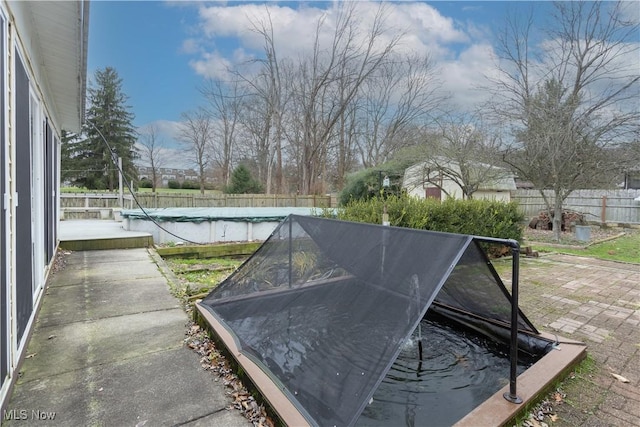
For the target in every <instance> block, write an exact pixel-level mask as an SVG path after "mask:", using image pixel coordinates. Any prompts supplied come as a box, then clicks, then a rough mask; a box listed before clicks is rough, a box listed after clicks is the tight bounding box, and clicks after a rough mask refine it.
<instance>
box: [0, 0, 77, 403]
mask: <svg viewBox="0 0 640 427" xmlns="http://www.w3.org/2000/svg"><path fill="white" fill-rule="evenodd" d="M77 4H78V5H79V7H78V8H77V10H82V5H84V3H80V2H77ZM54 7H55V6H54V5H46V4H45V2H43V3H35V2H15V1H11V2H8V1H3V0H0V84H1V90H0V141H1V142H2V151H1V152H0V205H1V206H0V270H1V271H0V297H1V305H0V344H1V347H0V404H1V407H2V409H3V412H2V413H3V414H4V409H6V408H5V404H6V400H7V397H8V396H9V394H10V390H11V387H12V385H13V383H14V382H15V379H16V374H17V372H18V370H19V366H20V363H21V360H22V359H23V357H24V353H25V351H26V346H27V343H28V340H29V336H30V334H31V331H32V329H33V325H34V323H35V317H36V313H37V311H38V307H39V304H40V302H41V299H42V296H43V293H44V288H45V283H46V280H47V277H48V274H49V273H50V271H51V267H52V265H53V261H54V257H55V252H56V250H57V245H58V241H59V240H58V214H57V212H58V210H57V208H58V206H59V200H58V198H59V196H58V194H59V187H60V185H59V177H60V140H61V139H60V134H61V131H62V124H61V123H59V121H58V119H57V118H58V117H62V116H65V114H66V117H69V114H68V113H69V111H71V112H72V114H71V116H73V109H71V110H69V109H65V108H64V107H60V105H59V103H55V102H54V101H55V99H56V97H55V95H54V94H53V93H52V92H51V91H50V90H49V88H50V87H51V82H52V80H53V74H55V73H56V72H57V71H58V70H56V69H55V67H52V66H51V64H50V63H49V64H48V65H49V66H48V67H47V64H45V62H46V61H44V60H43V58H42V57H41V56H40V54H41V52H42V50H43V49H41V47H40V46H38V40H39V39H38V37H47V36H49V37H50V36H51V35H52V34H47V33H46V31H45V30H43V28H42V27H39V26H38V21H36V20H34V19H33V16H34V13H39V15H40V17H42V16H47V15H48V14H47V13H46V12H48V11H49V10H55V9H49V8H54ZM38 8H40V9H38ZM42 8H46V11H45V9H42ZM74 10H75V9H74ZM74 13H75V12H74ZM66 18H74V19H68V20H67V21H66V22H65V24H66V26H67V27H69V26H76V25H78V22H79V21H81V19H77V17H76V16H71V15H69V14H65V13H61V14H59V15H58V16H51V19H52V20H54V19H62V20H63V21H65V19H66ZM41 22H42V21H40V23H41ZM49 28H50V29H49V31H53V30H51V28H55V26H51V27H49ZM38 31H40V34H39V36H37V34H38ZM43 32H44V34H43ZM81 32H82V31H81ZM63 45H64V43H63ZM78 57H82V58H86V53H80V54H79V55H78ZM84 64H86V62H85V63H84ZM83 79H84V77H83ZM56 83H57V82H56ZM83 84H84V81H79V82H78V85H79V86H78V87H79V88H80V87H81V86H82V88H81V91H79V92H78V93H82V96H84V92H83V91H84V86H83ZM54 104H55V105H54ZM75 107H76V108H77V106H75ZM77 111H81V110H80V109H77ZM80 120H81V118H80V117H78V118H77V120H76V123H80ZM70 130H72V129H70ZM73 130H75V129H73Z"/></svg>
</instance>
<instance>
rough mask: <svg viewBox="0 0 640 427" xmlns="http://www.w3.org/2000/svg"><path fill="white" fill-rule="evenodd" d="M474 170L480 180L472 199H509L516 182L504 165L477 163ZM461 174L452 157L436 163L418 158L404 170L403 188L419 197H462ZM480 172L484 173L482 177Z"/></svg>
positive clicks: (439, 198)
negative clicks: (449, 159) (421, 160)
mask: <svg viewBox="0 0 640 427" xmlns="http://www.w3.org/2000/svg"><path fill="white" fill-rule="evenodd" d="M476 166H477V168H476V169H475V171H472V172H471V173H475V174H476V176H478V177H477V178H476V180H477V181H478V182H479V187H478V189H477V190H476V191H475V192H474V193H473V196H472V197H473V198H474V199H490V200H499V201H504V202H509V201H511V192H512V191H515V190H516V183H515V180H514V177H513V174H511V173H510V172H509V171H507V170H506V169H502V168H498V167H495V166H489V165H485V164H481V163H477V164H476ZM460 175H461V171H460V167H459V166H458V164H457V163H455V162H453V161H445V160H442V159H441V160H440V161H438V162H437V163H433V162H428V161H425V162H420V163H417V164H415V165H413V166H410V167H408V168H407V169H406V170H405V172H404V179H403V183H402V188H403V189H404V190H405V191H406V192H407V194H410V195H411V196H414V197H418V198H428V197H430V198H435V199H438V200H445V199H447V198H454V199H462V198H464V193H463V191H462V187H460V185H459V184H458V182H460V179H458V178H459V177H460ZM479 176H484V179H482V178H480V177H479Z"/></svg>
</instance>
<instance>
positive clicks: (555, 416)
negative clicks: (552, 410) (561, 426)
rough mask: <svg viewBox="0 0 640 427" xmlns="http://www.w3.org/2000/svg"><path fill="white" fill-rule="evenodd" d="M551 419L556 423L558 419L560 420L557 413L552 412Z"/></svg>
mask: <svg viewBox="0 0 640 427" xmlns="http://www.w3.org/2000/svg"><path fill="white" fill-rule="evenodd" d="M549 419H550V420H551V421H552V422H554V423H555V422H556V421H558V416H557V415H556V414H552V415H549Z"/></svg>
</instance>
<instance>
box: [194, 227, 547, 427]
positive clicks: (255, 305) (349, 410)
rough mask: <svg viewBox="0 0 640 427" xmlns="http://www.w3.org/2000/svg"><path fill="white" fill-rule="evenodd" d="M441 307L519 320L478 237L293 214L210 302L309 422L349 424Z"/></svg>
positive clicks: (527, 326) (523, 324)
mask: <svg viewBox="0 0 640 427" xmlns="http://www.w3.org/2000/svg"><path fill="white" fill-rule="evenodd" d="M434 300H436V301H438V302H439V303H442V304H445V305H446V306H450V307H453V308H457V309H461V310H464V311H465V312H469V313H472V314H475V315H477V316H481V317H484V318H487V319H492V320H495V321H501V322H504V323H505V324H507V325H508V324H509V323H510V312H511V301H510V296H509V293H508V291H507V289H506V288H505V286H504V284H503V283H502V282H501V281H500V279H499V277H498V275H497V274H496V273H495V271H494V269H493V266H492V265H491V263H490V262H489V261H488V259H487V257H486V256H485V254H484V252H483V251H482V249H481V247H480V245H479V244H478V242H477V241H476V240H475V239H474V237H472V236H466V235H458V234H448V233H437V232H429V231H422V230H413V229H407V228H398V227H385V226H378V225H371V224H362V223H353V222H345V221H338V220H330V219H321V218H316V217H305V216H296V215H291V216H289V217H287V219H285V220H284V221H283V222H282V223H281V224H280V225H279V226H278V227H277V228H276V229H275V230H274V232H273V234H272V235H271V237H270V238H269V239H268V240H267V241H265V243H264V244H263V245H262V246H261V247H260V248H259V249H258V250H257V251H256V252H255V254H254V255H253V256H252V257H251V258H250V259H248V260H247V261H246V262H245V263H244V264H243V265H242V266H241V267H240V268H239V269H238V270H237V271H236V272H235V273H234V274H232V275H231V276H230V277H229V278H228V279H227V280H225V281H224V282H223V283H221V284H220V285H219V286H218V287H217V288H216V289H215V290H213V291H212V292H211V293H210V294H209V295H208V296H207V297H206V298H205V299H204V300H203V301H202V302H201V303H200V305H201V307H204V308H205V309H206V310H208V311H209V312H210V313H211V315H212V316H213V317H214V318H215V319H216V320H217V321H218V322H220V323H221V324H222V325H224V327H225V328H226V329H227V330H228V332H230V333H231V335H232V336H233V337H234V339H235V341H236V343H237V345H238V346H239V347H240V348H241V352H242V354H243V355H244V356H246V357H249V358H250V359H251V360H252V361H253V362H254V363H256V364H257V365H258V366H260V368H261V369H262V370H263V371H264V372H265V373H266V374H267V375H268V376H269V377H270V378H271V379H272V381H273V382H274V383H275V384H276V385H277V386H278V387H279V388H280V389H281V390H282V391H283V392H284V394H285V395H286V396H287V397H288V398H289V400H290V401H291V402H292V403H293V405H295V406H296V408H297V409H298V410H299V411H300V413H301V414H302V415H303V416H304V417H305V418H306V419H307V420H308V421H309V423H310V424H315V425H321V426H328V425H330V426H344V425H353V424H354V423H355V422H356V420H357V418H358V416H359V415H360V413H361V412H362V411H363V410H364V408H365V407H366V405H367V404H368V402H369V400H370V399H371V397H372V395H373V393H374V391H375V390H376V388H377V387H378V385H379V384H380V382H381V381H382V379H383V378H384V376H385V374H386V373H387V371H388V370H389V368H390V367H391V365H392V364H393V362H394V361H395V359H396V357H397V356H398V353H399V352H400V348H401V344H402V343H403V342H404V341H405V340H407V339H408V338H409V337H410V336H411V333H412V332H413V331H414V330H415V329H416V327H417V325H418V323H419V322H420V320H421V319H422V318H423V316H424V315H425V314H426V312H427V310H428V308H429V306H430V305H431V303H432V302H433V301H434ZM518 323H519V325H518V326H519V328H520V329H522V330H527V331H530V332H537V331H536V330H535V328H534V327H533V326H532V325H531V323H530V322H529V321H528V320H527V319H526V317H524V315H523V314H522V313H520V317H519V322H518Z"/></svg>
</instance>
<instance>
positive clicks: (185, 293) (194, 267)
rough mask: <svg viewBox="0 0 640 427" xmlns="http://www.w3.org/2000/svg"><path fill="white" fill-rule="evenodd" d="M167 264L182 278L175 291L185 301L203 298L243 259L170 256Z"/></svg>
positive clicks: (166, 261)
mask: <svg viewBox="0 0 640 427" xmlns="http://www.w3.org/2000/svg"><path fill="white" fill-rule="evenodd" d="M165 263H166V264H167V266H168V267H169V268H170V269H171V270H172V271H173V273H174V274H175V275H176V276H177V277H178V279H179V280H180V284H179V285H178V286H177V288H176V289H173V293H174V295H175V296H176V297H178V298H181V299H183V300H185V301H189V300H191V299H192V298H193V297H200V298H202V297H203V296H204V295H206V294H207V293H209V292H210V291H211V290H212V289H213V288H214V287H216V286H217V285H218V284H219V283H220V282H222V281H223V280H224V279H226V278H227V276H229V274H231V273H232V272H233V271H234V270H235V269H236V268H237V267H238V266H239V265H240V264H242V260H241V259H233V258H206V259H193V258H170V259H165Z"/></svg>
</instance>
